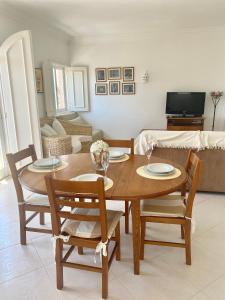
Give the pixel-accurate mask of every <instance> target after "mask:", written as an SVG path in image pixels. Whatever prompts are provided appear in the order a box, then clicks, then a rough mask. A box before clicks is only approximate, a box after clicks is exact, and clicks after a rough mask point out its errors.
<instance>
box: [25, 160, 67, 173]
mask: <svg viewBox="0 0 225 300" xmlns="http://www.w3.org/2000/svg"><path fill="white" fill-rule="evenodd" d="M67 166H68V163H67V162H65V161H62V164H61V166H59V167H58V168H56V169H53V168H51V169H37V168H35V167H34V166H33V164H31V165H29V166H28V167H27V169H28V170H29V171H31V172H35V173H49V172H57V171H60V170H63V169H65V168H66V167H67Z"/></svg>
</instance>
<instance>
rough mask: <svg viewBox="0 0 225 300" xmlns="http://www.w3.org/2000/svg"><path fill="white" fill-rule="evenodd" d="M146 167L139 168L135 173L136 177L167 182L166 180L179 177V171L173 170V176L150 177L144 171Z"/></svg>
mask: <svg viewBox="0 0 225 300" xmlns="http://www.w3.org/2000/svg"><path fill="white" fill-rule="evenodd" d="M145 168H146V166H141V167H139V168H138V169H137V170H136V172H137V174H138V175H140V176H142V177H145V178H148V179H156V180H168V179H174V178H177V177H179V176H180V175H181V171H180V170H179V169H176V168H175V171H174V173H173V174H171V175H168V176H166V175H164V176H155V175H151V174H150V173H149V172H148V171H146V170H145Z"/></svg>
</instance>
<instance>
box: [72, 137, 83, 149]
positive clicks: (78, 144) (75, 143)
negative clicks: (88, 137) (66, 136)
mask: <svg viewBox="0 0 225 300" xmlns="http://www.w3.org/2000/svg"><path fill="white" fill-rule="evenodd" d="M71 143H72V152H73V153H77V152H79V151H80V150H81V148H82V145H81V141H80V139H79V136H78V135H71Z"/></svg>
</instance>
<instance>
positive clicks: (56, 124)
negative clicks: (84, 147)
mask: <svg viewBox="0 0 225 300" xmlns="http://www.w3.org/2000/svg"><path fill="white" fill-rule="evenodd" d="M52 128H53V129H54V130H55V131H56V132H57V133H58V134H59V135H66V131H65V129H64V127H63V126H62V124H61V123H60V121H59V120H57V119H54V121H53V123H52Z"/></svg>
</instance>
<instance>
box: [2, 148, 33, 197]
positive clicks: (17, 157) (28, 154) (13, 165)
mask: <svg viewBox="0 0 225 300" xmlns="http://www.w3.org/2000/svg"><path fill="white" fill-rule="evenodd" d="M6 158H7V161H8V164H9V169H10V172H11V175H12V179H13V183H14V186H15V189H16V194H17V200H18V202H22V201H24V197H23V189H22V187H21V184H20V181H19V178H18V176H19V174H20V172H21V171H22V170H23V169H24V168H25V167H26V166H28V165H30V164H31V163H32V162H34V161H35V160H37V155H36V151H35V148H34V145H29V146H28V148H26V149H23V150H21V151H18V152H16V153H14V154H12V153H7V154H6ZM29 158H30V159H31V161H30V162H29V163H27V162H25V164H23V166H22V167H21V164H19V166H17V164H18V163H23V160H25V159H26V160H27V159H29Z"/></svg>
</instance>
